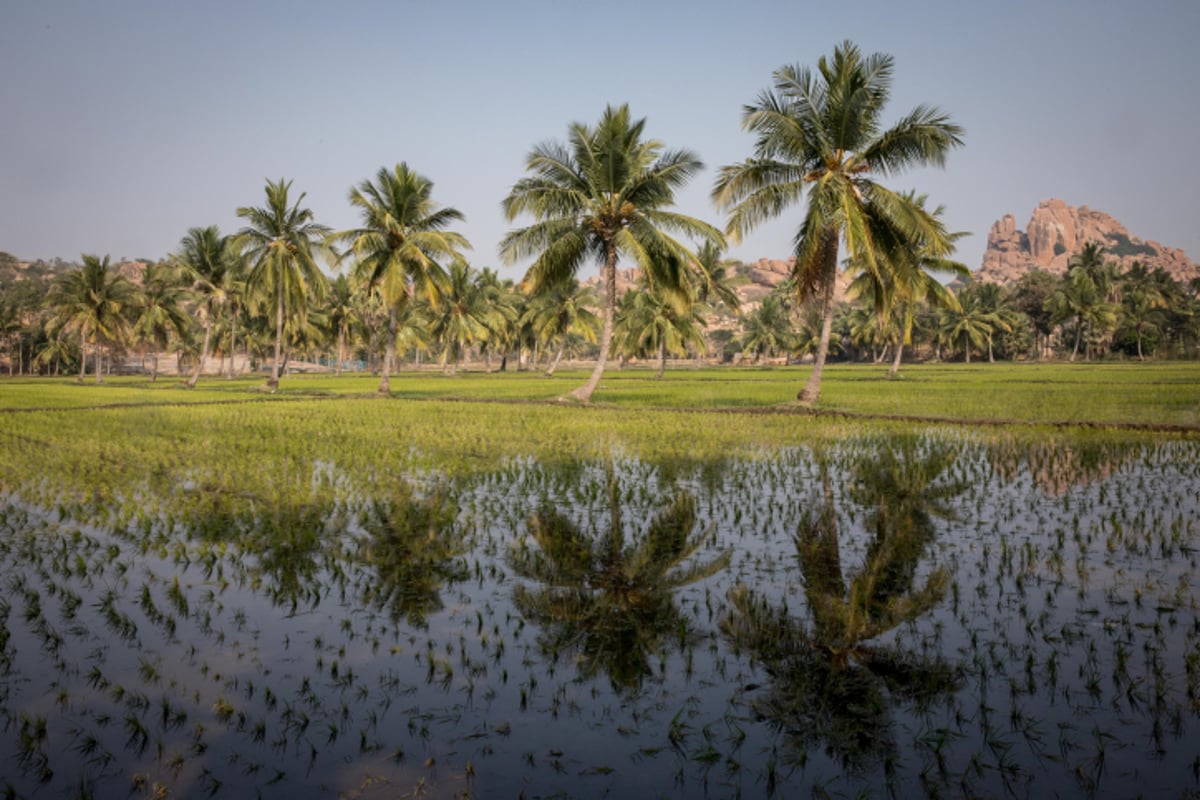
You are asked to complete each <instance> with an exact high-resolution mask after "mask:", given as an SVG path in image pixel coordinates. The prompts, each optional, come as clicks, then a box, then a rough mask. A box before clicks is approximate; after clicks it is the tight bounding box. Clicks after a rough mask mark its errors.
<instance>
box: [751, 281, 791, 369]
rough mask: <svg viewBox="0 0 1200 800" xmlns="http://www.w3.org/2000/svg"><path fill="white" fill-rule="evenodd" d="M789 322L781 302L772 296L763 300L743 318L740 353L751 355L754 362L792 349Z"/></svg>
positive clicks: (775, 296)
mask: <svg viewBox="0 0 1200 800" xmlns="http://www.w3.org/2000/svg"><path fill="white" fill-rule="evenodd" d="M792 344H793V337H792V331H791V321H790V320H789V319H788V313H787V311H786V310H785V309H784V307H783V300H782V299H781V298H780V297H778V296H777V295H774V294H769V295H767V296H766V297H764V298H763V301H762V304H761V305H759V307H758V308H757V309H756V310H755V311H754V312H753V313H750V314H747V315H746V317H745V318H744V323H743V332H742V352H744V353H750V354H753V356H754V360H755V362H757V361H758V359H759V358H761V357H762V356H767V357H768V358H770V357H771V356H774V355H775V354H776V353H781V352H788V351H790V350H791V349H792Z"/></svg>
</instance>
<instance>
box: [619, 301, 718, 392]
mask: <svg viewBox="0 0 1200 800" xmlns="http://www.w3.org/2000/svg"><path fill="white" fill-rule="evenodd" d="M705 310H707V306H705V305H703V304H701V303H699V302H689V303H688V305H687V310H686V311H685V312H683V313H680V311H679V308H678V306H676V305H675V304H674V303H672V302H671V300H670V299H668V298H667V297H665V296H663V294H662V293H661V292H659V291H658V290H657V289H656V287H653V286H650V285H648V284H643V285H642V286H639V287H636V288H635V289H632V290H630V291H628V292H626V293H625V297H624V298H622V301H621V304H620V307H619V308H618V310H617V314H616V319H615V322H614V333H613V335H614V337H616V338H617V339H618V340H619V341H620V342H621V345H622V347H621V349H622V350H623V352H624V354H625V355H631V356H644V355H648V354H649V353H654V354H655V355H656V356H657V357H658V373H657V374H656V375H655V376H654V377H655V378H662V376H663V372H665V371H666V368H667V353H668V352H670V353H673V354H675V355H678V356H686V355H687V349H688V345H691V346H692V347H694V348H696V349H697V350H699V351H700V352H701V353H703V352H704V349H705V347H706V346H707V341H706V340H705V338H704V312H705Z"/></svg>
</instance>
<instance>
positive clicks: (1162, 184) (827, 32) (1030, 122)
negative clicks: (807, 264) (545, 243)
mask: <svg viewBox="0 0 1200 800" xmlns="http://www.w3.org/2000/svg"><path fill="white" fill-rule="evenodd" d="M1198 34H1200V2H1197V1H1196V0H1180V1H1178V2H1175V1H1174V0H1157V1H1156V0H1145V1H1144V2H1141V3H1135V2H1110V1H1108V0H1089V1H1088V2H1061V3H1056V2H1049V1H1043V2H990V3H975V2H961V1H956V2H944V3H943V2H907V3H897V2H894V0H893V1H891V2H855V3H828V2H821V3H816V2H803V0H787V1H786V2H758V1H756V0H744V2H741V3H738V4H734V3H732V2H728V0H725V1H724V2H709V1H708V0H694V1H693V2H677V3H660V2H654V0H635V1H633V2H627V1H626V0H609V2H605V3H579V2H573V1H572V0H509V1H508V2H494V1H480V2H476V1H475V0H462V1H460V2H442V3H437V2H404V1H403V0H396V1H395V2H355V1H354V0H346V1H345V2H336V3H335V2H300V1H299V0H279V1H278V2H250V1H249V0H248V1H247V2H216V1H215V0H204V1H202V0H165V1H164V0H143V1H141V2H135V1H133V0H106V2H96V1H95V0H76V1H74V2H69V1H67V0H2V2H0V76H2V77H0V119H2V123H0V125H2V132H0V250H7V251H9V252H11V253H13V254H15V255H17V256H18V257H21V258H24V259H33V258H50V257H53V256H60V257H63V258H68V259H76V258H78V256H79V254H80V253H83V252H87V253H98V254H106V253H107V254H110V255H111V256H112V257H113V258H114V259H116V258H119V257H122V256H128V257H131V258H133V257H161V256H163V255H165V254H166V253H168V252H170V251H171V250H172V249H174V248H175V247H176V246H177V245H178V243H179V240H180V238H181V237H182V236H183V235H184V233H186V231H187V229H188V228H189V227H193V226H199V225H211V224H217V225H219V226H220V227H221V229H222V231H224V232H233V231H235V230H236V229H237V228H238V227H239V226H240V220H239V219H238V218H237V217H236V216H235V213H234V212H235V209H236V208H237V207H238V206H243V205H261V204H262V203H263V185H264V182H265V179H267V178H272V179H275V178H280V177H283V178H289V179H292V180H294V185H293V188H294V190H298V191H304V192H307V194H308V197H307V202H308V204H309V205H310V207H311V208H312V209H313V210H314V212H315V213H316V216H317V219H318V221H320V222H323V223H325V224H328V225H331V226H333V227H335V228H346V227H351V226H353V225H354V223H355V221H356V219H355V215H354V213H353V211H352V210H351V208H350V206H349V205H348V203H347V202H346V195H347V192H348V191H349V188H350V186H351V185H353V184H355V183H357V182H359V181H361V180H363V179H365V178H368V177H370V176H373V175H374V173H375V172H376V170H378V168H379V167H381V166H384V165H387V166H391V165H393V164H395V163H396V162H398V161H407V162H408V163H409V165H410V166H411V167H413V168H414V169H416V170H418V171H419V172H421V173H423V174H424V175H426V176H428V177H429V178H430V179H432V180H433V181H434V183H435V189H434V197H435V199H436V200H437V201H438V202H439V203H441V204H443V205H452V206H456V207H458V208H459V209H460V210H462V211H463V212H464V213H465V214H466V217H467V221H466V223H465V225H464V226H463V227H462V230H463V232H464V233H465V234H466V235H467V236H468V238H470V240H471V241H472V243H473V244H474V251H473V253H472V258H471V260H472V263H474V264H475V265H476V266H479V267H482V266H493V267H500V266H501V264H500V260H499V258H498V256H497V254H496V246H497V243H498V241H499V240H500V238H501V237H502V236H503V234H504V232H505V231H506V230H507V229H508V227H509V226H508V224H507V223H506V222H505V220H504V218H503V215H502V214H501V212H500V200H501V198H503V197H504V195H505V194H507V192H508V190H509V188H510V187H511V186H512V184H513V182H514V181H515V180H517V179H518V178H519V177H521V175H522V173H523V168H524V159H525V156H526V154H527V153H528V151H529V149H530V148H531V146H533V145H534V144H535V143H538V142H541V141H545V140H548V139H557V140H563V139H565V137H566V128H567V124H568V123H569V122H572V121H581V122H588V123H591V122H595V120H596V119H598V118H599V116H600V113H601V112H602V110H603V109H604V106H605V105H606V104H609V103H612V104H619V103H624V102H628V103H629V104H630V105H631V108H632V110H633V112H634V114H635V115H637V116H644V117H646V118H647V120H648V122H647V133H648V135H650V136H652V137H655V138H658V139H661V140H663V141H664V142H665V143H666V144H667V145H668V146H671V147H687V148H690V149H692V150H694V151H696V152H697V153H698V154H699V155H700V157H701V158H702V159H703V160H704V161H705V163H706V164H707V167H708V168H707V169H706V170H705V172H704V173H703V174H702V175H700V176H699V177H698V178H697V180H696V181H695V182H694V184H693V185H691V186H690V187H689V188H688V189H687V190H685V191H684V192H683V194H682V196H681V202H680V210H682V211H684V212H686V213H690V214H694V215H696V216H700V217H702V218H705V219H708V220H710V221H713V222H715V223H717V224H719V225H722V226H723V224H724V221H723V219H722V218H721V217H720V215H719V214H718V213H717V211H716V210H715V209H714V208H713V206H712V204H711V203H710V201H709V199H708V196H709V191H710V189H711V186H712V181H713V176H714V172H715V169H716V168H717V167H719V166H721V165H723V164H728V163H732V162H736V161H740V160H741V159H743V158H746V157H747V156H749V155H750V148H751V138H750V136H749V135H747V134H746V133H744V132H743V131H742V130H741V116H740V115H741V108H742V105H743V104H745V103H748V102H751V101H753V100H754V98H755V97H756V96H757V94H758V93H759V92H760V91H761V90H763V89H765V88H767V87H768V86H769V85H770V81H771V73H772V71H773V70H775V69H776V68H778V67H779V66H781V65H783V64H790V63H798V64H804V65H815V63H816V60H817V58H819V57H820V56H821V55H825V54H828V53H830V52H831V51H832V49H833V47H834V45H835V44H837V43H838V42H840V41H842V40H844V39H847V38H848V39H851V40H853V41H854V42H856V43H857V44H858V45H859V46H860V47H861V48H862V49H863V50H865V51H868V52H885V53H890V54H891V55H893V56H894V57H895V60H896V75H895V84H894V92H893V99H892V104H891V106H890V107H889V108H888V110H887V112H886V113H885V118H887V120H888V121H891V120H893V119H895V118H898V117H899V116H900V115H901V114H903V113H905V112H907V111H908V110H910V109H911V108H912V107H913V106H914V105H916V104H917V103H921V102H928V103H931V104H934V105H937V106H940V107H941V108H942V109H944V110H946V111H948V112H949V113H950V114H951V115H952V117H953V118H954V119H955V121H957V122H958V123H960V124H961V125H963V126H964V127H965V128H966V131H967V134H966V146H965V147H964V148H962V149H960V150H958V151H955V152H954V153H952V154H951V156H950V159H949V162H948V164H947V166H946V168H945V170H935V171H921V172H913V173H906V174H903V175H900V176H898V177H896V178H894V179H892V180H891V182H890V185H892V186H894V187H895V188H898V189H907V188H912V189H916V190H918V191H920V192H924V193H928V194H929V195H930V199H931V200H932V201H933V202H935V203H940V204H944V205H945V206H946V210H947V212H946V218H947V220H948V222H949V224H950V226H951V228H952V229H957V230H966V231H970V232H971V233H972V234H973V235H972V236H971V237H970V238H968V239H966V240H964V242H963V243H962V244H961V245H960V249H959V255H960V257H961V259H962V260H963V261H964V262H966V263H967V264H968V265H969V266H971V267H972V268H977V267H978V266H979V263H980V259H981V255H982V252H983V247H984V244H985V241H986V237H987V229H988V226H989V225H990V224H991V223H992V222H993V221H994V220H996V219H998V218H999V217H1000V216H1002V215H1003V214H1005V213H1013V214H1015V215H1016V218H1017V224H1018V226H1020V227H1024V225H1025V223H1026V221H1027V220H1028V218H1029V214H1030V212H1031V211H1032V210H1033V208H1034V206H1035V205H1036V204H1037V202H1038V201H1039V200H1042V199H1044V198H1047V197H1052V196H1053V197H1060V198H1062V199H1064V200H1066V201H1067V202H1068V203H1071V204H1073V205H1083V204H1087V205H1089V206H1091V207H1092V208H1095V209H1099V210H1102V211H1107V212H1108V213H1110V214H1112V215H1114V216H1115V217H1117V219H1119V220H1121V221H1122V222H1124V223H1125V224H1126V225H1127V226H1128V227H1129V228H1130V230H1131V231H1132V232H1133V233H1134V234H1135V235H1139V236H1142V237H1144V238H1149V239H1154V240H1157V241H1159V242H1161V243H1163V244H1166V245H1170V246H1174V247H1182V248H1184V249H1186V250H1187V251H1188V254H1189V255H1190V256H1191V257H1192V258H1193V259H1197V258H1200V225H1198V222H1200V219H1198V218H1197V217H1198V215H1197V211H1198V210H1200V159H1197V158H1196V157H1195V156H1194V155H1193V154H1192V150H1193V148H1194V147H1195V145H1194V142H1195V140H1196V138H1197V136H1198V135H1200V54H1198V53H1200V51H1197V49H1196V37H1197V35H1198ZM800 213H801V209H800V208H796V209H795V210H794V211H793V212H792V213H791V214H790V215H789V216H788V217H786V218H784V219H782V220H780V221H779V222H776V223H772V224H768V225H766V226H764V227H763V228H761V229H760V230H759V231H758V232H757V233H755V234H754V235H752V236H751V237H749V238H748V239H747V240H746V241H745V243H744V244H742V245H741V246H739V247H738V248H736V249H734V250H733V251H731V254H732V255H734V256H736V257H739V258H742V259H745V260H753V259H757V258H759V257H772V258H783V257H786V256H787V255H788V254H789V252H790V250H791V237H792V233H793V230H794V228H795V224H796V220H797V219H798V218H799V215H800ZM520 271H521V270H520V269H518V268H507V269H504V270H502V274H505V275H509V276H512V277H517V276H518V275H519V273H520Z"/></svg>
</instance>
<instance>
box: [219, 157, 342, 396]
mask: <svg viewBox="0 0 1200 800" xmlns="http://www.w3.org/2000/svg"><path fill="white" fill-rule="evenodd" d="M291 186H292V182H291V181H284V180H283V179H282V178H281V179H280V180H279V181H277V182H275V181H270V180H268V181H267V186H266V193H267V204H266V205H265V206H261V207H253V206H243V207H241V208H239V209H238V210H237V215H238V216H239V217H241V218H242V219H244V220H246V222H247V224H246V226H245V227H244V228H242V229H241V230H240V231H238V234H237V236H238V245H239V246H240V247H239V249H241V250H242V252H243V254H244V255H245V257H246V260H247V262H248V263H250V264H251V267H250V273H249V275H248V276H247V279H246V285H247V290H248V291H249V292H250V293H251V294H252V295H254V296H255V297H256V298H257V299H258V300H259V301H260V302H262V303H267V302H271V301H273V302H274V305H275V361H274V362H273V364H272V366H271V378H270V380H269V381H267V386H268V387H270V389H271V390H272V391H274V390H275V389H276V388H277V387H278V386H279V372H280V366H281V365H280V361H281V358H282V355H283V328H284V323H285V319H284V318H285V315H286V314H287V313H288V312H289V311H292V312H294V313H297V314H300V315H301V316H303V315H304V313H305V312H306V310H307V307H308V300H309V295H312V296H313V297H314V298H320V297H321V296H322V295H323V294H324V291H325V285H326V283H327V281H326V279H325V275H324V273H322V272H321V270H320V268H319V267H318V266H317V262H316V256H317V255H318V254H323V255H327V256H328V255H330V251H329V249H328V247H327V246H326V244H325V242H326V240H327V239H328V237H329V235H330V233H331V232H330V229H329V228H328V227H326V226H325V225H319V224H317V223H316V222H313V213H312V210H311V209H307V208H301V206H300V204H301V203H303V202H304V198H305V193H303V192H301V193H300V197H298V198H297V199H296V202H295V203H290V204H289V201H288V191H289V190H290V189H291Z"/></svg>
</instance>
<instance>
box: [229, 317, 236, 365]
mask: <svg viewBox="0 0 1200 800" xmlns="http://www.w3.org/2000/svg"><path fill="white" fill-rule="evenodd" d="M236 368H237V310H236V309H235V308H234V307H233V304H232V303H230V305H229V380H233V374H234V372H235V370H236Z"/></svg>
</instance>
